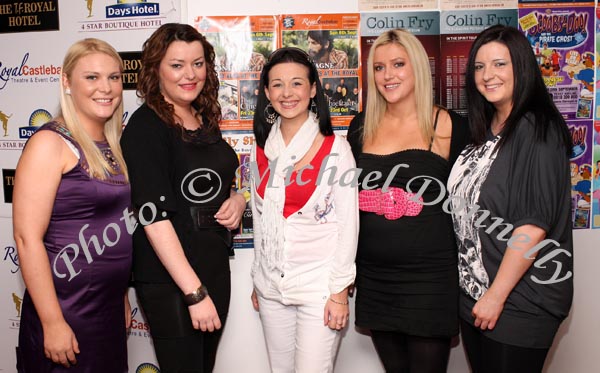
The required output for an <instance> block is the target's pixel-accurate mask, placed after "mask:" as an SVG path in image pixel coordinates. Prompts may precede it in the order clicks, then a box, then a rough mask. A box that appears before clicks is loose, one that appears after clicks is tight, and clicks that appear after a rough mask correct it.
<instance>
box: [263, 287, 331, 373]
mask: <svg viewBox="0 0 600 373" xmlns="http://www.w3.org/2000/svg"><path fill="white" fill-rule="evenodd" d="M258 303H259V313H260V320H261V322H262V326H263V331H264V335H265V340H266V342H267V352H268V354H269V362H270V363H271V371H272V372H273V373H332V372H333V363H334V360H335V356H336V354H337V351H338V347H339V345H340V339H341V338H340V332H338V331H335V330H331V329H329V327H328V326H327V325H323V315H324V313H325V303H324V302H323V303H319V304H310V305H300V306H286V305H283V304H281V303H279V302H277V301H272V300H268V299H265V298H262V297H260V296H259V297H258Z"/></svg>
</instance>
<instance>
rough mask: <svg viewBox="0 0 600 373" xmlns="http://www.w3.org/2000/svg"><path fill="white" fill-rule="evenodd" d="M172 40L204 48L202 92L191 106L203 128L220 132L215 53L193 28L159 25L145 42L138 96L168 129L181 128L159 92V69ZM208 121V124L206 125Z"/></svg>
mask: <svg viewBox="0 0 600 373" xmlns="http://www.w3.org/2000/svg"><path fill="white" fill-rule="evenodd" d="M174 41H184V42H186V43H191V42H195V41H198V42H200V43H201V44H202V48H203V49H204V60H205V63H206V82H205V84H204V88H203V89H202V92H200V94H199V95H198V97H196V99H195V100H194V102H192V106H193V107H194V108H195V109H196V111H197V113H198V115H201V116H202V117H203V118H204V119H205V122H204V124H203V125H204V127H205V128H206V129H208V130H209V131H211V132H218V131H219V122H220V121H221V106H220V105H219V101H218V95H219V77H218V75H217V71H216V69H215V50H214V48H213V46H212V45H211V44H210V43H209V42H208V41H207V40H206V38H205V37H204V36H203V35H202V34H200V33H199V32H198V31H197V30H196V29H195V28H193V27H192V26H190V25H186V24H182V23H166V24H164V25H162V26H160V27H159V28H158V29H156V31H154V33H153V34H152V35H151V36H150V37H149V38H148V40H146V41H145V42H144V45H143V49H142V68H141V70H140V73H139V76H138V84H137V95H138V97H140V98H142V99H144V101H145V102H146V104H147V105H148V106H149V107H150V108H151V109H152V110H154V111H155V112H156V114H157V115H158V116H159V117H160V119H162V120H163V121H164V122H165V123H167V124H168V125H169V126H173V127H177V128H181V127H182V125H181V124H178V123H177V117H176V116H175V109H174V107H173V105H172V104H170V103H168V102H167V101H166V100H165V98H164V97H163V95H162V93H161V91H160V84H159V74H158V71H159V67H160V62H161V61H162V59H163V58H164V56H165V54H166V53H167V49H168V48H169V46H170V45H171V43H173V42H174ZM206 122H208V123H206Z"/></svg>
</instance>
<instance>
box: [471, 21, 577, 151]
mask: <svg viewBox="0 0 600 373" xmlns="http://www.w3.org/2000/svg"><path fill="white" fill-rule="evenodd" d="M490 42H498V43H500V44H502V45H504V46H506V48H508V51H509V52H510V57H511V61H512V68H513V80H514V90H513V95H512V104H513V106H512V109H511V111H510V114H509V115H508V118H507V119H506V122H505V124H504V128H503V130H502V138H501V139H500V141H499V143H498V148H500V147H501V146H502V145H503V144H504V143H506V141H508V140H509V139H510V138H511V137H512V136H513V135H514V132H515V129H516V126H517V125H518V123H519V121H520V120H521V119H522V118H524V117H525V115H526V114H528V113H531V114H533V116H531V118H532V121H533V126H534V128H535V137H536V140H539V141H544V140H545V139H546V135H547V133H548V129H549V128H553V129H554V130H556V132H557V133H558V136H559V138H560V139H561V140H562V142H564V145H565V148H566V151H567V153H568V154H570V153H571V150H572V140H571V135H570V133H569V129H568V127H567V124H566V123H565V120H564V119H563V117H562V115H561V114H560V112H559V111H558V109H557V108H556V105H554V102H553V101H552V97H551V96H550V94H549V93H548V89H547V88H546V85H545V84H544V80H543V78H542V74H541V72H540V68H539V66H538V64H537V61H536V59H535V56H534V55H533V50H532V48H531V45H530V43H529V41H528V40H527V38H526V37H525V36H524V35H523V34H521V32H520V31H519V30H517V29H516V28H514V27H509V26H503V25H496V26H492V27H489V28H487V29H486V30H484V31H483V32H481V33H480V34H479V35H478V36H477V38H476V39H475V42H473V45H472V46H471V51H470V53H469V62H468V64H467V72H466V91H467V100H468V102H469V105H468V112H469V125H470V127H471V135H472V138H473V142H474V143H475V144H476V145H481V144H483V143H485V139H486V132H487V130H488V129H489V127H490V125H491V122H492V118H493V116H494V113H495V111H496V109H495V107H494V105H493V104H492V103H490V102H489V101H487V100H486V99H485V97H483V95H482V94H481V93H479V91H478V90H477V86H476V84H475V56H477V52H478V51H479V48H481V47H482V46H483V45H485V44H487V43H490Z"/></svg>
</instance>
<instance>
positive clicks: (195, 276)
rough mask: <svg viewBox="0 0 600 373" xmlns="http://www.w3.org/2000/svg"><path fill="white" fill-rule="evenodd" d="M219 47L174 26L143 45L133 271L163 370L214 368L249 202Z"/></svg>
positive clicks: (134, 161)
mask: <svg viewBox="0 0 600 373" xmlns="http://www.w3.org/2000/svg"><path fill="white" fill-rule="evenodd" d="M214 58H215V54H214V50H213V47H212V46H211V45H210V44H209V43H208V42H207V41H206V39H205V38H204V36H202V35H201V34H200V33H198V32H197V31H196V30H195V29H194V28H193V27H191V26H189V25H183V24H174V23H170V24H165V25H163V26H161V27H160V28H158V29H157V30H156V31H155V32H154V33H153V34H152V36H150V38H149V39H148V40H147V41H146V42H145V43H144V47H143V52H142V69H141V71H140V75H139V83H138V95H139V96H140V97H141V98H143V99H144V100H145V103H144V104H143V105H142V106H141V107H140V108H139V109H138V110H136V112H135V113H134V114H133V116H132V117H131V119H130V120H129V124H128V125H127V127H126V129H125V131H124V133H123V137H122V140H121V144H122V147H123V153H124V156H125V161H126V163H127V165H128V167H129V170H130V181H131V189H132V199H133V206H134V209H135V210H136V211H137V212H138V214H139V219H138V220H139V223H140V224H141V225H142V226H143V227H139V226H138V229H136V231H135V233H134V235H133V240H134V241H133V245H134V257H133V278H134V281H135V288H136V292H137V295H138V297H139V300H140V304H141V306H142V309H143V310H144V312H145V315H146V317H147V321H148V323H149V324H150V329H151V331H152V338H153V341H154V348H155V351H156V356H157V359H158V363H159V365H160V368H161V370H162V371H164V372H183V371H186V372H187V371H189V372H192V371H193V372H211V371H212V369H213V365H214V362H215V356H216V351H217V344H218V342H219V338H220V336H221V327H222V325H223V324H224V322H225V319H226V317H227V311H228V307H229V296H230V274H229V248H230V245H231V233H230V232H229V230H231V229H234V228H236V227H237V226H238V224H239V222H240V219H241V215H242V212H243V210H244V208H245V205H246V201H245V199H244V197H243V196H242V195H240V194H237V193H235V192H233V191H232V190H231V188H230V186H231V184H232V181H233V179H234V175H235V171H236V169H237V167H238V160H237V156H236V154H235V152H234V151H233V149H232V148H231V147H230V146H229V145H228V144H227V143H226V142H225V141H224V140H223V139H222V138H221V132H220V130H219V121H220V113H221V110H220V107H219V104H218V102H217V94H218V87H219V82H218V78H217V73H216V71H215V66H214Z"/></svg>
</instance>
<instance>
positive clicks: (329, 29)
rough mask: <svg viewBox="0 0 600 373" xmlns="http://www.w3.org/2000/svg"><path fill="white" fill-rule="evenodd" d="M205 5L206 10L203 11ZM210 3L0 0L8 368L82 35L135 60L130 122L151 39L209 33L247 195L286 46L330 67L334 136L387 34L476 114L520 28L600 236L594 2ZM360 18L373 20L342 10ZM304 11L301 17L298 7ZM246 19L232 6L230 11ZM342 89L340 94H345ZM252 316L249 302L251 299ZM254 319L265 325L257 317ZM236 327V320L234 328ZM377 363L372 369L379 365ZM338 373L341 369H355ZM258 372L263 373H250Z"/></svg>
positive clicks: (140, 345)
mask: <svg viewBox="0 0 600 373" xmlns="http://www.w3.org/2000/svg"><path fill="white" fill-rule="evenodd" d="M34 3H35V4H36V5H33V4H34ZM182 3H183V4H184V5H185V6H182ZM200 3H202V4H203V5H198V4H200ZM205 5H206V4H205V2H198V3H196V2H193V1H185V0H183V1H182V0H176V1H172V0H169V1H167V0H88V1H76V2H75V1H68V2H67V1H64V0H63V1H59V0H44V1H32V0H25V1H21V2H15V1H12V0H0V33H1V34H2V36H1V38H0V123H2V129H1V132H0V173H1V175H2V187H1V192H0V250H2V261H1V262H0V280H1V281H2V286H0V299H3V304H4V307H2V308H0V318H1V320H3V322H4V324H3V326H2V327H1V328H0V330H1V331H2V332H3V337H2V338H0V370H1V371H7V372H12V371H14V367H15V361H16V360H15V354H14V348H15V345H16V341H17V333H18V326H19V318H20V302H21V300H22V297H23V292H24V284H23V282H22V279H21V274H20V268H19V261H18V256H17V254H16V248H15V243H14V240H13V239H12V222H11V215H12V212H11V209H12V188H13V186H14V170H15V168H16V165H17V162H18V159H19V156H20V154H21V151H22V149H23V147H24V145H25V143H26V141H27V139H28V138H29V137H30V136H31V135H32V134H33V133H34V132H35V130H36V129H37V128H38V127H39V126H41V125H42V124H43V123H45V122H47V121H48V120H49V119H50V118H52V117H53V116H54V115H55V114H56V113H57V110H58V88H59V83H58V82H59V79H60V77H61V72H62V71H61V64H62V58H63V55H64V52H65V51H66V49H67V48H68V46H69V45H70V44H72V43H73V42H75V41H76V40H78V39H81V38H84V37H97V38H101V39H103V40H106V41H108V42H109V43H111V44H112V45H113V46H114V47H115V48H116V49H117V50H118V51H119V52H120V53H121V55H122V57H123V59H124V60H125V67H126V72H125V74H124V76H123V81H124V85H125V89H126V90H125V92H124V102H125V117H124V121H125V122H126V121H127V119H128V118H129V117H130V115H131V113H132V112H133V111H134V110H135V109H136V108H137V107H138V106H139V104H140V101H139V100H138V98H137V97H136V95H135V84H136V82H137V70H138V69H139V58H140V54H141V53H140V50H141V46H142V44H143V42H144V41H145V40H146V38H147V37H148V36H149V35H150V34H151V33H152V32H153V31H154V30H155V29H156V28H157V27H159V26H160V25H162V24H164V23H167V22H179V21H181V22H187V23H189V24H191V25H193V26H194V27H196V28H197V29H198V30H200V31H201V32H202V33H204V34H205V35H206V36H207V37H208V38H209V40H210V41H211V43H212V44H213V45H214V46H215V50H216V53H217V61H218V69H219V78H220V80H221V89H220V92H219V99H220V103H221V106H222V109H223V112H222V114H223V118H224V121H223V124H222V129H223V132H222V133H223V137H224V138H225V139H226V140H227V141H228V142H229V144H230V145H231V146H232V147H233V148H234V150H235V151H236V152H237V153H238V156H239V159H240V164H241V165H242V166H241V168H240V170H239V171H240V175H241V178H240V181H239V182H238V185H237V187H238V188H241V187H243V186H244V180H246V179H247V174H248V158H249V153H250V148H251V146H252V144H253V141H254V139H253V136H252V132H251V126H252V118H253V115H254V110H255V96H256V90H257V88H258V80H259V76H260V70H261V67H262V64H264V63H265V61H266V60H267V58H268V56H269V54H270V53H271V52H272V51H273V50H275V49H276V48H278V47H280V46H296V47H299V48H301V49H303V50H306V51H307V52H309V53H311V55H312V56H313V58H314V59H315V60H316V61H317V64H318V66H319V70H320V76H321V81H322V83H323V86H324V87H326V85H327V84H329V88H326V89H330V90H331V100H330V104H331V105H330V107H331V114H332V118H333V121H334V125H335V128H336V130H337V131H338V132H343V131H345V128H346V126H347V125H348V123H349V121H350V120H351V119H352V116H353V115H354V114H355V113H356V112H358V111H360V110H361V107H362V102H363V101H362V97H364V96H365V95H366V84H365V83H366V79H365V77H366V71H365V68H366V59H367V56H368V52H369V50H370V47H371V44H372V42H373V40H374V39H375V38H376V37H377V36H378V35H379V34H381V33H382V32H384V31H386V30H389V29H392V28H396V27H402V28H406V29H409V30H410V31H411V32H413V33H415V34H416V35H417V37H418V38H419V39H420V40H421V41H422V43H423V44H424V46H425V48H426V50H427V52H428V54H429V56H430V67H431V70H432V74H433V77H434V81H435V82H436V84H435V97H436V101H437V102H440V103H441V104H442V105H444V106H446V107H448V108H451V109H455V110H457V111H459V112H462V113H466V110H465V107H466V106H465V105H466V102H465V100H464V93H463V92H462V86H463V85H464V75H463V73H464V64H465V61H466V57H467V55H468V50H469V48H470V45H471V43H472V41H473V39H474V37H475V36H476V34H477V33H478V32H480V31H481V30H483V29H484V28H485V27H487V26H489V25H491V24H494V23H503V24H507V25H511V26H517V25H518V26H519V27H520V29H521V30H522V31H523V33H524V34H525V35H526V36H527V37H528V38H529V40H530V42H531V47H532V50H533V51H534V53H535V54H536V55H537V56H538V58H539V62H540V69H541V70H542V69H543V70H542V72H543V73H544V74H545V81H546V84H547V86H548V88H549V90H550V91H551V93H552V94H553V96H554V97H555V101H556V103H557V105H558V106H559V109H560V110H561V112H562V113H563V114H564V115H565V117H566V118H567V119H568V125H569V128H570V130H571V134H572V137H573V141H574V148H573V154H572V159H571V167H572V168H571V171H572V173H571V177H572V178H571V181H572V218H573V225H574V228H581V229H585V228H589V227H593V228H600V170H599V169H600V163H599V162H600V109H599V106H598V104H597V102H598V100H597V99H596V104H595V105H594V104H593V100H594V98H595V96H596V95H598V90H595V88H596V87H598V86H600V84H599V82H598V80H597V77H598V75H597V74H596V75H594V73H595V71H596V70H597V69H598V66H599V62H598V61H599V54H598V51H599V50H600V48H599V45H598V44H597V43H598V40H599V39H598V38H597V39H596V44H595V43H594V35H595V34H597V33H600V23H599V22H598V9H597V7H595V6H594V4H591V3H589V2H583V1H563V2H557V1H547V0H546V1H536V0H526V1H521V2H520V3H519V4H518V10H517V9H516V8H517V5H516V1H513V0H507V1H501V0H498V1H491V0H479V1H450V0H440V1H437V0H427V1H414V0H357V1H356V2H352V5H351V6H350V5H349V6H348V8H347V9H346V8H342V7H340V9H338V11H339V12H342V13H334V12H333V11H332V12H328V13H323V14H320V13H318V12H319V11H321V9H320V8H317V7H316V6H315V7H313V8H312V9H311V10H314V11H315V14H302V13H289V14H288V13H285V12H283V11H280V10H278V11H273V14H268V12H264V9H262V10H261V11H263V14H262V15H244V14H239V15H228V16H211V15H209V14H208V13H210V12H209V11H207V9H209V10H210V8H207V7H206V6H205ZM182 9H187V10H188V11H189V13H190V14H189V17H188V18H186V19H182ZM357 9H360V11H361V12H362V13H360V14H358V13H343V11H350V12H352V11H356V10H357ZM293 11H298V10H297V9H295V8H294V10H293ZM235 13H236V11H235V9H232V10H231V12H230V14H235ZM240 13H241V12H240ZM517 20H518V24H517ZM563 21H564V22H563ZM561 22H562V23H561ZM551 25H552V26H553V27H550V26H551ZM557 25H560V27H558V26H557ZM594 26H595V30H594V29H593V27H594ZM313 31H314V32H315V33H314V34H315V37H316V36H317V35H316V33H317V32H320V33H321V34H328V38H324V39H322V40H325V39H326V40H327V41H328V42H329V44H330V45H331V46H332V50H336V51H337V52H333V54H332V53H331V52H330V53H329V55H328V57H327V59H325V58H324V57H323V54H324V53H323V54H320V53H322V52H321V51H322V49H319V48H323V44H327V42H322V43H319V40H317V39H316V38H312V37H309V36H310V35H309V34H311V35H312V34H313V33H312V32H313ZM311 39H313V40H311ZM544 43H546V44H547V46H544ZM342 52H343V53H342ZM344 54H345V56H344ZM332 55H333V57H332ZM322 58H323V59H322ZM546 65H549V67H547V66H546ZM338 87H340V91H341V92H340V93H341V96H342V98H340V97H339V95H337V96H335V97H334V95H335V93H337V91H338ZM344 91H345V94H344ZM245 178H246V179H245ZM235 245H236V246H235V247H236V249H250V248H252V247H253V242H252V224H251V215H249V211H246V213H245V214H244V218H243V223H242V227H241V229H240V232H239V234H238V235H237V236H236V238H235ZM250 260H251V251H250V250H239V251H238V252H237V254H236V258H235V259H234V260H233V265H238V266H239V267H240V268H246V267H248V265H247V264H248V263H249V261H250ZM236 261H237V262H236ZM233 276H238V279H239V283H243V284H244V286H246V285H247V286H248V287H249V286H250V285H248V284H249V280H248V276H249V275H248V274H247V273H245V272H243V271H240V272H239V273H234V275H233ZM238 290H239V289H236V290H234V291H238ZM246 290H248V289H246V288H245V287H244V288H243V291H240V294H239V295H240V298H239V299H241V298H242V297H245V298H244V299H246V298H247V294H246V293H244V292H245V291H246ZM241 293H243V294H241ZM248 294H249V293H248ZM130 299H131V303H132V317H133V324H132V328H131V329H130V331H129V332H128V333H129V346H128V348H129V369H130V372H158V371H159V370H158V368H157V366H156V359H155V356H154V352H153V348H152V340H151V334H150V333H151V331H150V330H149V327H148V324H147V323H146V321H145V319H144V317H143V314H142V312H141V310H140V308H139V306H138V304H137V299H136V297H135V293H134V292H133V291H131V292H130ZM235 302H237V298H236V300H235ZM235 302H233V301H232V305H234V304H236V305H237V303H235ZM240 304H241V301H240ZM239 307H240V308H241V307H242V306H241V305H240V306H239ZM244 307H249V306H248V304H246V303H244ZM238 310H239V309H238ZM236 311H237V310H236ZM250 312H253V311H250ZM250 315H251V317H253V316H255V314H254V313H251V314H250ZM244 317H245V316H244ZM246 320H251V323H253V324H252V325H254V326H257V327H258V328H259V321H258V319H257V318H256V317H254V318H248V317H245V318H244V321H246ZM237 321H239V320H238V319H236V318H235V316H234V317H233V318H232V321H231V322H232V324H234V323H235V322H237ZM230 325H231V324H230ZM246 326H247V325H246ZM243 327H245V326H242V328H243ZM229 332H230V331H228V333H229ZM351 333H353V332H349V333H348V334H351ZM253 337H254V335H253ZM225 338H226V339H227V334H226V336H225ZM231 338H235V336H232V337H231ZM256 338H260V336H259V337H256ZM230 340H231V339H229V340H228V341H230ZM253 342H256V341H253ZM228 343H230V342H228ZM369 346H370V345H369ZM361 348H364V346H361ZM356 350H359V349H358V348H356ZM373 353H374V352H373ZM374 356H375V360H374V361H375V363H374V364H373V365H372V366H373V367H377V365H376V364H377V359H376V355H374ZM259 359H260V360H261V361H264V360H265V359H266V357H265V356H262V355H261V356H259ZM226 360H228V359H227V357H222V358H220V362H219V363H218V365H217V370H218V371H220V372H226V371H228V368H226V367H228V365H226V364H227V363H226V362H225V361H226ZM342 360H343V359H342ZM219 364H220V365H219ZM340 364H342V365H340V367H342V368H340V369H342V370H341V371H344V370H343V364H344V361H341V362H340ZM376 369H377V368H374V370H373V371H376ZM248 371H250V372H252V371H253V370H252V369H251V368H249V370H248ZM345 371H349V370H345ZM363 371H364V370H363ZM457 371H458V370H457Z"/></svg>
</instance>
